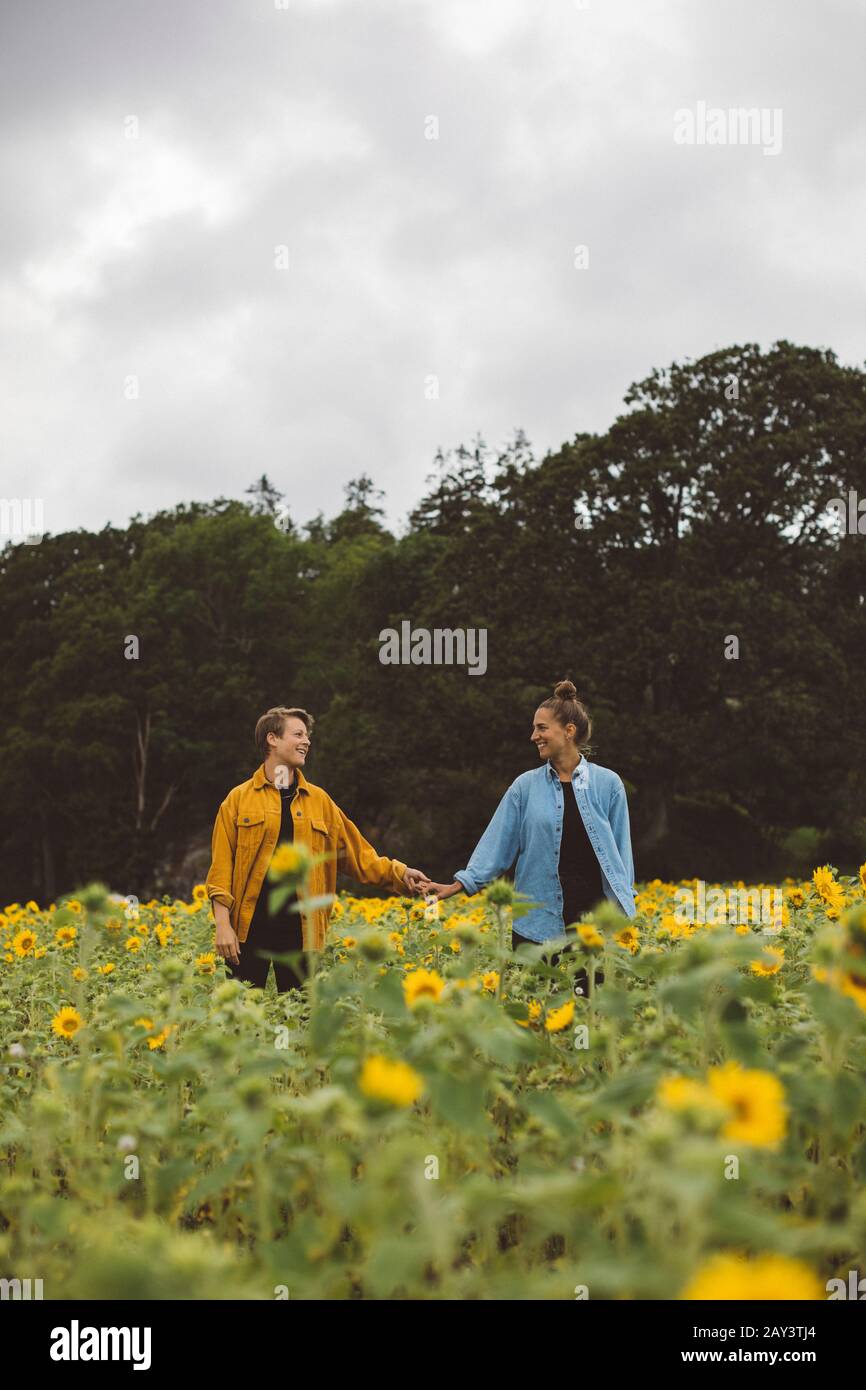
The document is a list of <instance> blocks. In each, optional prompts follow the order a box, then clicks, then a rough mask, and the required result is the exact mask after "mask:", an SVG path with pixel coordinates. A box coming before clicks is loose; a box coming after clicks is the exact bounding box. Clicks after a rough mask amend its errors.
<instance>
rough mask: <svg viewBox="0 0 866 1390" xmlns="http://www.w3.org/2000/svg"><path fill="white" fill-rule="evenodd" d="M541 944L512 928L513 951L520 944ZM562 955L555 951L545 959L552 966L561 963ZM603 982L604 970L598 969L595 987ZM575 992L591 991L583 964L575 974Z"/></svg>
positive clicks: (560, 952) (584, 993) (585, 992)
mask: <svg viewBox="0 0 866 1390" xmlns="http://www.w3.org/2000/svg"><path fill="white" fill-rule="evenodd" d="M539 944H540V943H539V942H538V941H530V939H529V937H528V936H521V935H520V933H519V932H516V931H514V930H512V932H511V949H512V951H516V950H517V948H518V946H523V945H526V946H538V945H539ZM565 950H566V951H567V950H569V947H567V946H566V948H565ZM562 955H563V952H562V951H554V952H553V955H552V956H551V957H550V959H549V960H548V958H547V956H545V957H544V959H545V960H546V961H547V964H548V965H550V966H556V965H558V964H559V961H560V957H561V956H562ZM603 984H604V971H603V970H596V972H595V987H596V988H598V986H599V985H603ZM574 992H575V994H583V995H586V994H587V993H588V992H589V976H588V975H587V973H586V970H585V969H584V967H583V966H581V967H580V969H579V970H578V971H577V972H576V974H575V976H574Z"/></svg>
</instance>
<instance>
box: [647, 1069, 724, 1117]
mask: <svg viewBox="0 0 866 1390" xmlns="http://www.w3.org/2000/svg"><path fill="white" fill-rule="evenodd" d="M656 1099H657V1100H658V1102H659V1104H660V1105H663V1106H664V1107H665V1109H666V1110H698V1109H708V1108H710V1107H712V1106H714V1105H717V1104H718V1102H717V1101H716V1100H715V1098H714V1096H713V1093H712V1091H710V1090H709V1089H708V1087H707V1086H705V1085H704V1084H703V1082H701V1081H695V1080H694V1078H693V1077H691V1076H663V1077H662V1079H661V1081H660V1082H659V1084H658V1087H657V1088H656Z"/></svg>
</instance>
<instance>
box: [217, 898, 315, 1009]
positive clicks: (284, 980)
mask: <svg viewBox="0 0 866 1390" xmlns="http://www.w3.org/2000/svg"><path fill="white" fill-rule="evenodd" d="M303 948H304V943H303V932H302V929H301V919H300V917H298V916H297V915H296V914H293V915H292V916H291V917H289V919H288V920H286V918H285V917H282V918H276V919H275V920H274V919H270V918H268V917H264V918H261V919H258V918H256V917H254V918H253V921H252V924H251V925H250V930H249V935H248V936H247V939H246V941H242V942H241V943H240V957H241V958H240V963H239V964H238V965H233V964H232V962H231V961H226V965H227V966H228V968H229V973H230V974H231V975H232V976H233V978H234V979H236V980H249V982H250V984H253V985H256V986H257V987H258V988H259V989H264V987H265V985H266V983H267V979H268V970H269V969H270V967H271V965H273V967H274V975H275V976H276V981H277V991H278V992H279V993H280V994H284V993H285V992H286V990H287V989H301V987H302V985H303V981H304V979H305V977H306V961H305V959H304V958H303V957H302V958H301V960H300V961H299V962H298V970H297V972H296V971H295V970H294V969H293V968H292V966H291V965H288V964H286V965H280V964H279V963H278V962H277V961H271V960H270V959H269V958H268V957H267V956H261V955H259V952H260V951H273V952H274V954H275V955H280V954H282V953H283V952H285V951H302V950H303ZM298 972H299V973H298Z"/></svg>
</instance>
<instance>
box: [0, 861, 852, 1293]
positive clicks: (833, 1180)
mask: <svg viewBox="0 0 866 1390" xmlns="http://www.w3.org/2000/svg"><path fill="white" fill-rule="evenodd" d="M290 858H291V856H290ZM276 863H277V870H278V871H279V870H280V869H281V867H282V868H284V869H285V870H286V873H287V874H288V875H289V876H290V875H291V873H292V871H293V869H292V864H291V863H289V862H288V861H286V863H285V865H283V862H282V860H277V861H276ZM285 886H286V885H285V883H284V885H283V887H284V888H285ZM762 886H763V885H759V887H762ZM693 887H694V884H693V883H684V884H675V883H664V882H661V881H658V880H656V881H653V882H651V883H647V884H642V885H640V886H639V891H638V896H637V909H638V910H637V915H636V917H635V919H634V920H633V921H628V920H627V919H626V918H624V917H622V916H621V915H619V913H618V912H616V910H615V909H614V908H612V907H611V906H610V905H609V904H604V905H602V906H600V907H599V909H598V910H597V911H596V912H595V913H593V914H591V915H588V916H587V917H586V918H585V919H584V920H583V921H582V922H581V923H579V924H577V925H576V927H575V928H574V930H570V931H569V933H568V934H567V937H566V938H565V939H564V941H563V942H562V943H560V946H561V948H562V949H561V954H560V956H559V959H558V960H557V961H555V962H553V963H551V961H550V951H549V947H547V948H542V947H521V949H520V950H519V951H518V952H517V953H512V951H511V926H512V921H513V920H515V919H518V920H519V914H520V904H518V903H515V897H514V892H513V889H512V887H511V885H510V884H508V883H506V882H497V883H495V884H492V885H490V887H489V888H488V889H487V890H486V892H485V893H484V894H482V895H480V896H478V897H476V898H472V899H467V898H464V897H458V898H452V899H450V900H449V901H448V902H447V904H442V905H437V906H429V907H428V906H426V905H425V904H424V902H423V901H420V900H417V899H409V898H389V899H374V898H363V899H358V898H352V897H348V896H345V895H343V896H341V897H340V898H339V899H338V900H337V901H336V903H335V905H334V913H333V918H332V925H331V930H330V937H329V941H328V944H327V946H326V948H325V950H324V951H323V952H322V953H321V954H320V956H319V957H318V959H317V962H316V969H315V971H314V972H313V973H312V975H311V977H310V979H309V980H308V982H307V984H306V986H305V989H304V991H303V992H301V991H290V992H288V993H286V994H282V995H278V994H277V993H276V991H275V989H274V985H273V980H272V979H271V981H270V982H269V985H268V987H267V989H265V990H256V989H253V988H251V987H250V986H248V985H245V984H241V983H239V982H238V981H235V980H233V979H230V978H226V975H225V967H224V965H223V963H222V961H221V960H220V959H219V958H218V957H216V956H215V954H214V951H213V922H212V918H211V915H210V907H209V904H208V902H207V898H206V894H205V890H204V888H203V886H201V885H199V886H198V887H197V888H196V889H195V890H194V891H193V893H192V895H191V898H190V901H188V902H181V901H167V900H166V901H162V902H156V901H152V902H149V903H146V904H142V905H136V906H134V907H129V906H127V903H126V901H125V900H123V899H119V898H117V897H116V896H113V895H111V894H110V893H108V892H107V891H106V890H105V889H104V888H103V887H102V886H101V885H98V884H97V885H91V886H89V887H88V888H86V889H83V890H82V891H80V892H79V893H78V894H77V896H76V897H74V898H66V899H64V900H61V901H59V902H57V903H52V904H51V905H50V906H48V907H46V908H40V907H39V906H38V905H37V904H36V903H35V902H28V903H26V904H23V905H22V904H18V903H12V904H10V905H9V906H7V907H6V908H5V909H4V910H3V911H2V913H0V1097H2V1106H0V1275H2V1276H5V1277H13V1276H18V1277H22V1276H28V1277H39V1278H41V1279H42V1280H43V1283H44V1297H45V1298H47V1299H117V1298H129V1299H278V1298H289V1299H328V1300H330V1299H337V1300H341V1299H388V1300H390V1299H447V1300H451V1299H493V1300H496V1299H561V1300H574V1299H584V1298H590V1299H623V1300H629V1299H650V1298H653V1299H708V1298H737V1299H762V1298H773V1299H775V1298H788V1299H826V1298H827V1297H828V1293H827V1284H828V1281H829V1280H831V1279H833V1278H842V1279H845V1278H846V1277H847V1272H848V1270H849V1269H856V1268H859V1269H860V1270H861V1271H863V1272H866V1263H864V1252H866V1187H864V1178H866V865H864V867H863V869H861V871H860V875H859V877H854V878H849V877H841V876H840V875H839V874H838V873H837V871H836V870H835V869H833V868H832V867H830V866H823V867H822V868H819V869H816V870H815V873H814V875H813V876H812V879H811V880H808V881H806V882H795V881H793V880H787V881H786V882H785V884H784V886H783V903H782V907H781V911H780V912H778V913H777V915H776V916H775V918H774V920H773V921H772V922H771V923H770V924H769V925H768V924H767V923H766V921H765V920H762V919H760V918H759V917H758V915H757V914H755V920H749V921H745V922H744V921H742V920H739V921H737V922H736V923H735V922H733V921H728V920H721V921H713V922H709V921H708V922H701V921H691V922H690V921H687V920H684V919H683V915H682V913H679V912H677V911H676V910H675V904H676V901H677V894H678V892H679V893H682V890H684V889H685V890H692V889H693ZM731 887H732V888H733V889H736V890H742V889H744V888H745V885H743V884H739V885H732V886H731ZM715 888H717V889H720V890H722V891H724V890H723V888H722V885H715ZM277 891H278V892H279V891H282V889H277ZM581 972H583V976H582V977H583V979H584V980H586V981H587V982H588V990H587V991H585V992H578V986H577V977H578V976H579V975H580V974H581Z"/></svg>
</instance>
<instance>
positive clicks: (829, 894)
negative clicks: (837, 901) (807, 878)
mask: <svg viewBox="0 0 866 1390" xmlns="http://www.w3.org/2000/svg"><path fill="white" fill-rule="evenodd" d="M833 874H834V871H833V869H831V868H830V865H829V864H825V865H824V866H823V868H821V869H816V870H815V872H814V873H813V874H812V882H813V883H814V885H815V892H816V893H817V894H818V897H819V898H822V899H823V901H824V902H825V903H826V902H832V900H833V898H834V897H835V895H836V894H837V893H838V892H839V884H838V883H837V882H836V880H835V878H834V876H833Z"/></svg>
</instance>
